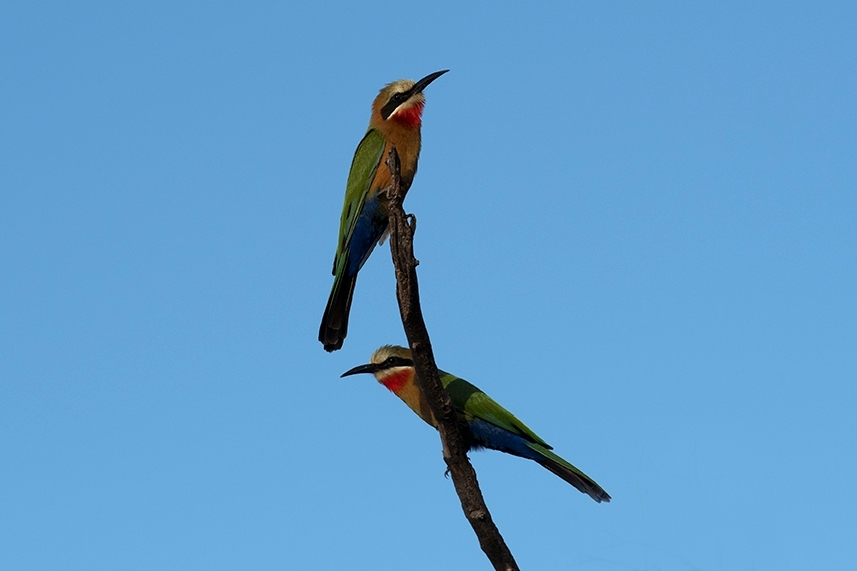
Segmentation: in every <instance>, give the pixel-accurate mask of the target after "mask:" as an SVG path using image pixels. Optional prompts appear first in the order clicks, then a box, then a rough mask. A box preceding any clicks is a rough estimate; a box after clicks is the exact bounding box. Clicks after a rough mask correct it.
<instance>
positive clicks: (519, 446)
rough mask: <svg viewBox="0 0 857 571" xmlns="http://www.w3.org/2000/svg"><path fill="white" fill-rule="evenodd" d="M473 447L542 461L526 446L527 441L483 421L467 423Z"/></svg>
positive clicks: (540, 456)
mask: <svg viewBox="0 0 857 571" xmlns="http://www.w3.org/2000/svg"><path fill="white" fill-rule="evenodd" d="M468 426H469V427H470V435H471V437H472V439H473V444H474V447H483V448H490V449H492V450H499V451H500V452H506V453H508V454H514V455H515V456H520V457H522V458H528V459H530V460H543V459H544V457H543V456H542V455H541V454H539V453H538V452H536V451H535V450H533V449H532V448H530V447H529V446H528V445H527V440H525V439H524V438H522V437H520V436H518V435H517V434H513V433H511V432H509V431H508V430H505V429H503V428H499V427H497V426H494V425H493V424H491V423H490V422H486V421H484V420H479V419H478V418H477V419H473V420H471V421H470V422H469V423H468Z"/></svg>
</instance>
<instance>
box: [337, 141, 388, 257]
mask: <svg viewBox="0 0 857 571" xmlns="http://www.w3.org/2000/svg"><path fill="white" fill-rule="evenodd" d="M384 144H385V141H384V137H383V135H381V133H379V132H378V131H376V130H375V129H369V131H367V132H366V135H364V136H363V140H362V141H360V144H359V145H357V150H356V151H354V159H353V160H352V161H351V171H350V172H349V173H348V183H347V184H346V185H345V204H343V206H342V217H341V218H340V219H339V242H338V243H337V245H336V258H335V259H334V261H333V273H334V274H336V266H337V264H338V262H339V260H340V259H341V257H342V255H343V253H344V251H345V248H346V246H347V244H348V242H349V240H350V239H351V233H352V232H354V225H355V224H356V223H357V217H358V216H359V214H360V209H361V208H362V207H363V203H364V202H365V201H366V195H367V194H368V193H369V187H370V185H371V184H372V180H373V179H374V178H375V171H377V170H378V165H379V164H380V163H381V155H383V154H384Z"/></svg>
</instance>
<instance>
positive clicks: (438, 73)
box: [408, 69, 449, 97]
mask: <svg viewBox="0 0 857 571" xmlns="http://www.w3.org/2000/svg"><path fill="white" fill-rule="evenodd" d="M448 71H449V70H448V69H444V70H441V71H436V72H434V73H430V74H428V75H427V76H425V77H424V78H422V79H421V80H419V81H418V82H416V83H415V84H414V86H413V87H412V88H411V89H410V90H408V97H410V96H411V95H413V94H415V93H419V92H421V91H422V90H423V89H425V88H426V87H428V85H429V83H431V82H432V81H434V80H435V79H437V78H438V77H440V76H441V75H443V74H444V73H446V72H448Z"/></svg>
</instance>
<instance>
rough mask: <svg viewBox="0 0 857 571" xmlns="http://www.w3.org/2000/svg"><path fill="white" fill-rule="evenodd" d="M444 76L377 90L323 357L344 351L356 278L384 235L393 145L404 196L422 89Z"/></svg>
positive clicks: (325, 326)
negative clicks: (388, 159) (387, 163)
mask: <svg viewBox="0 0 857 571" xmlns="http://www.w3.org/2000/svg"><path fill="white" fill-rule="evenodd" d="M443 73H446V71H439V72H435V73H433V74H431V75H429V76H427V77H424V78H423V79H421V80H420V81H417V82H414V81H411V80H409V79H401V80H399V81H394V82H393V83H390V84H388V85H386V86H384V88H383V89H381V91H380V93H378V96H377V97H376V98H375V101H374V102H373V103H372V115H371V117H370V119H369V129H368V130H367V131H366V134H365V135H364V136H363V140H361V141H360V144H359V145H358V146H357V150H356V151H355V153H354V159H353V160H352V162H351V170H350V172H349V173H348V182H347V184H346V188H345V204H344V205H343V207H342V216H341V218H340V220H339V240H338V241H337V243H336V256H335V257H334V259H333V275H334V280H333V288H332V290H331V292H330V298H329V299H328V302H327V307H326V308H325V310H324V316H323V317H322V320H321V327H320V328H319V333H318V339H319V341H321V342H322V343H323V344H324V348H325V350H327V351H335V350H337V349H339V348H340V347H342V342H343V340H344V339H345V336H346V335H347V333H348V314H349V312H350V310H351V299H352V296H353V295H354V285H355V283H356V282H357V272H359V271H360V268H362V267H363V264H365V263H366V260H367V259H368V258H369V255H370V254H371V253H372V250H373V249H374V248H375V244H377V243H378V242H379V241H381V240H382V239H383V238H384V236H385V235H386V233H387V229H388V212H389V210H388V207H389V197H388V196H387V193H386V192H384V191H386V189H388V188H389V187H390V183H391V179H390V170H389V169H388V168H387V167H386V165H385V164H384V161H385V160H386V158H387V156H388V155H389V152H390V147H391V146H392V145H395V146H396V151H397V152H398V154H399V160H400V162H401V188H402V191H403V192H407V191H408V189H409V188H410V186H411V182H412V181H413V180H414V175H415V174H416V172H417V163H418V161H419V156H420V145H421V139H420V127H421V125H422V111H423V107H424V106H425V96H424V95H423V93H422V91H423V89H425V87H426V86H427V85H428V84H429V83H431V82H432V81H434V80H435V79H436V78H438V77H440V76H441V75H442V74H443Z"/></svg>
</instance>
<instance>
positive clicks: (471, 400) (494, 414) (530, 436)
mask: <svg viewBox="0 0 857 571" xmlns="http://www.w3.org/2000/svg"><path fill="white" fill-rule="evenodd" d="M438 372H439V373H440V381H441V383H443V388H444V389H446V392H447V393H449V398H450V399H451V400H452V404H453V406H455V408H457V409H459V410H461V411H463V412H464V414H466V415H470V416H473V417H476V418H480V419H482V420H484V421H486V422H490V423H491V424H493V425H494V426H499V427H500V428H503V429H505V430H508V431H509V432H512V433H514V434H517V435H519V436H521V437H523V438H526V439H527V440H529V441H530V442H533V443H535V444H538V445H540V446H543V447H545V448H547V449H551V446H550V445H549V444H548V443H547V442H545V441H544V440H542V439H541V438H539V436H538V435H537V434H536V433H535V432H533V431H532V430H530V428H529V427H528V426H527V425H526V424H524V423H523V422H521V421H520V420H519V419H518V418H517V417H516V416H515V415H514V414H512V413H511V412H509V411H508V410H506V409H505V408H503V407H502V406H500V405H499V404H498V403H497V401H495V400H494V399H492V398H491V397H489V396H488V395H486V394H485V393H484V392H482V391H481V390H479V388H478V387H476V386H475V385H472V384H471V383H468V382H467V381H465V380H464V379H462V378H460V377H456V376H455V375H453V374H450V373H447V372H445V371H438Z"/></svg>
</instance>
